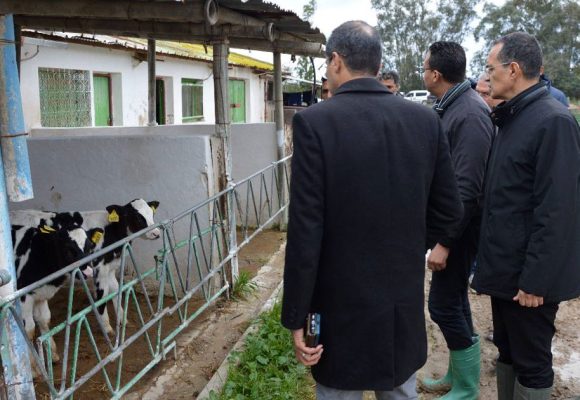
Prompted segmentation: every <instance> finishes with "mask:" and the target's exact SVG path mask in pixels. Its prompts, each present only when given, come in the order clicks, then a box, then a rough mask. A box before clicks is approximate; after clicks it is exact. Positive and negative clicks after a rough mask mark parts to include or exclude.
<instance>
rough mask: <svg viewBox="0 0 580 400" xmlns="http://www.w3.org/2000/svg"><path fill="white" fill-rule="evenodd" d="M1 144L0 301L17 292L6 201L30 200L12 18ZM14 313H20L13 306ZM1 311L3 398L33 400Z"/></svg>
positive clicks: (5, 34) (3, 66)
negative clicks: (2, 278)
mask: <svg viewBox="0 0 580 400" xmlns="http://www.w3.org/2000/svg"><path fill="white" fill-rule="evenodd" d="M0 144H1V149H2V151H1V152H0V169H1V171H0V269H6V270H7V271H8V272H9V274H10V277H11V281H10V282H9V283H8V284H6V285H4V286H2V287H0V299H2V298H5V297H6V296H7V295H9V294H11V293H14V291H15V290H16V271H15V268H14V254H13V251H12V237H11V232H10V220H9V215H8V196H9V197H10V199H11V200H12V201H23V200H26V199H29V198H32V183H31V179H30V164H29V162H28V150H27V147H26V134H25V129H24V116H23V114H22V100H21V97H20V83H19V79H18V70H17V66H16V49H15V44H14V21H13V19H12V15H4V16H0ZM16 307H17V308H16V309H17V311H18V313H20V305H19V303H18V302H16ZM4 310H5V312H4V318H3V319H2V321H1V326H0V329H1V331H0V354H1V355H2V367H3V372H4V383H5V385H6V390H7V394H8V398H9V399H11V400H12V399H18V400H20V399H26V400H28V399H35V394H34V385H33V382H32V373H31V370H30V361H29V358H28V348H27V346H26V341H25V338H24V336H23V332H21V331H20V330H19V328H18V325H17V324H16V321H15V320H14V318H13V317H12V314H11V313H9V312H8V311H7V310H6V309H4Z"/></svg>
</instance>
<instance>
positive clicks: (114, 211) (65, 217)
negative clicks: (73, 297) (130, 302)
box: [10, 199, 160, 333]
mask: <svg viewBox="0 0 580 400" xmlns="http://www.w3.org/2000/svg"><path fill="white" fill-rule="evenodd" d="M158 207H159V202H158V201H150V202H146V201H145V200H143V199H135V200H133V201H131V202H129V203H127V204H125V205H124V206H119V205H110V206H107V207H106V210H102V211H81V212H72V213H51V212H43V211H36V210H23V211H11V212H10V218H11V220H13V221H15V222H16V223H18V222H20V223H22V224H33V223H36V222H38V221H40V220H41V219H46V220H47V223H48V224H53V225H54V226H58V225H59V224H60V225H63V224H64V225H65V226H66V225H67V224H78V225H81V226H82V227H83V228H84V229H94V228H100V229H102V230H103V231H104V237H103V241H102V242H100V243H99V244H98V245H97V247H96V250H99V249H101V248H102V247H106V246H109V245H111V244H113V243H115V242H118V241H119V240H122V239H124V238H126V237H127V236H129V235H131V234H132V233H135V232H139V231H140V230H142V229H145V228H147V227H150V226H152V225H153V224H154V223H155V222H154V220H153V214H154V213H155V211H156V209H157V208H158ZM79 218H80V219H79ZM159 236H160V231H159V229H152V230H150V231H148V232H147V233H146V234H145V238H146V239H151V240H153V239H157V238H158V237H159ZM120 265H121V249H120V248H118V249H116V250H115V251H113V252H110V253H107V254H106V255H104V256H103V257H99V258H98V259H97V260H95V261H94V262H93V268H94V269H95V274H94V282H95V289H96V299H97V301H98V300H100V299H102V298H103V297H105V296H107V295H109V294H110V293H113V292H115V291H117V290H118V289H119V282H118V281H117V277H116V272H117V270H118V269H119V266H120ZM113 306H114V307H115V313H116V315H117V316H122V315H123V309H122V308H121V306H120V305H118V304H117V302H116V301H113ZM98 312H99V314H100V315H101V317H102V320H103V323H104V327H105V329H106V331H107V333H112V332H113V328H112V327H111V324H110V322H109V314H108V312H107V306H106V304H103V305H102V306H100V307H99V308H98Z"/></svg>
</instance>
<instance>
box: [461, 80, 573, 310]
mask: <svg viewBox="0 0 580 400" xmlns="http://www.w3.org/2000/svg"><path fill="white" fill-rule="evenodd" d="M502 109H503V110H504V111H505V114H506V117H505V118H503V123H502V126H501V127H500V129H499V132H498V134H497V136H496V138H495V140H494V143H493V147H492V151H491V156H490V159H489V163H488V171H487V176H486V186H485V195H484V204H485V206H484V210H483V217H482V225H481V236H480V242H479V254H478V261H477V269H476V273H475V276H474V278H473V284H472V286H473V287H474V288H475V289H476V290H477V291H478V292H481V293H484V294H489V295H491V296H495V297H499V298H502V299H505V300H511V299H512V298H513V297H514V296H515V295H516V294H517V293H518V290H519V289H521V290H523V291H524V292H526V293H530V294H534V295H536V296H542V297H544V302H546V303H554V302H559V301H562V300H569V299H572V298H575V297H578V296H579V295H580V129H579V127H578V123H577V122H576V120H575V119H574V117H572V115H571V114H570V112H569V111H568V110H567V109H566V108H565V107H564V106H563V105H562V104H560V103H559V102H558V101H557V100H555V99H554V98H553V97H552V96H551V95H550V94H549V92H548V90H547V88H546V87H543V86H542V85H541V84H538V85H536V86H533V87H532V88H530V89H528V90H527V91H525V92H523V93H521V94H520V95H519V96H517V97H516V98H514V99H512V100H511V101H510V103H507V104H505V105H504V106H503V107H502Z"/></svg>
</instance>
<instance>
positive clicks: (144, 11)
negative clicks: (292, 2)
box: [0, 0, 264, 26]
mask: <svg viewBox="0 0 580 400" xmlns="http://www.w3.org/2000/svg"><path fill="white" fill-rule="evenodd" d="M215 11H217V24H234V25H243V26H263V25H264V21H263V20H260V19H258V18H254V17H251V16H248V15H245V14H243V13H239V12H236V11H233V10H231V9H228V8H225V7H218V5H217V2H216V1H215V0H189V1H187V2H181V1H131V0H117V1H104V0H59V1H53V0H34V1H32V0H2V1H1V2H0V14H14V15H15V16H16V15H27V16H37V17H68V18H94V19H107V20H111V19H118V20H124V21H131V20H137V21H167V22H193V23H207V22H210V23H211V22H215V20H212V15H213V14H212V13H214V12H215ZM213 17H216V16H215V15H213Z"/></svg>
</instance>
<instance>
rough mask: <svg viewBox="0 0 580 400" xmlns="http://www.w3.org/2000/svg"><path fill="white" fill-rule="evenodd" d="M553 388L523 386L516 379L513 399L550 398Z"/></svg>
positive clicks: (548, 399)
mask: <svg viewBox="0 0 580 400" xmlns="http://www.w3.org/2000/svg"><path fill="white" fill-rule="evenodd" d="M551 396H552V388H551V387H549V388H545V389H532V388H528V387H525V386H522V384H521V383H519V382H518V380H517V379H516V384H515V387H514V398H513V400H550V397H551Z"/></svg>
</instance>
